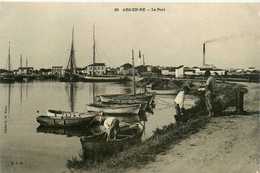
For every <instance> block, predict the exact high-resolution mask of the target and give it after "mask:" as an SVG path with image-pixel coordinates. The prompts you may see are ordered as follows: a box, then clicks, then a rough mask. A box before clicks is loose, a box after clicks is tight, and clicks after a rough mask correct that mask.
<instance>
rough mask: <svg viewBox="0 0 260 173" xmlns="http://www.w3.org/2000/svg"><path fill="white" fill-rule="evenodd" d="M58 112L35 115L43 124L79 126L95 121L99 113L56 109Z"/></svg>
mask: <svg viewBox="0 0 260 173" xmlns="http://www.w3.org/2000/svg"><path fill="white" fill-rule="evenodd" d="M57 112H58V113H60V114H56V116H55V115H54V116H53V115H51V116H46V115H41V116H38V117H36V120H37V122H38V123H40V124H41V125H43V126H55V127H58V126H63V127H65V126H66V127H67V126H81V125H88V124H90V123H92V122H93V121H95V117H96V116H98V115H100V113H97V112H96V113H89V112H86V113H76V112H65V111H57Z"/></svg>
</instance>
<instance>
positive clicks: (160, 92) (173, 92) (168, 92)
mask: <svg viewBox="0 0 260 173" xmlns="http://www.w3.org/2000/svg"><path fill="white" fill-rule="evenodd" d="M152 91H154V92H155V94H156V95H176V94H178V92H179V90H178V89H174V90H152Z"/></svg>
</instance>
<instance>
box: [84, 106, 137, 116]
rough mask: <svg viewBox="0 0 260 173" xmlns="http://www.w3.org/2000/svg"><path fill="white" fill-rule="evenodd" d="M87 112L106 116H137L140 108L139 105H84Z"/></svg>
mask: <svg viewBox="0 0 260 173" xmlns="http://www.w3.org/2000/svg"><path fill="white" fill-rule="evenodd" d="M86 108H87V110H88V111H89V112H104V113H106V114H138V113H139V111H140V108H141V105H140V104H135V105H124V106H123V105H119V106H118V105H117V106H111V105H110V106H106V105H100V104H89V105H86Z"/></svg>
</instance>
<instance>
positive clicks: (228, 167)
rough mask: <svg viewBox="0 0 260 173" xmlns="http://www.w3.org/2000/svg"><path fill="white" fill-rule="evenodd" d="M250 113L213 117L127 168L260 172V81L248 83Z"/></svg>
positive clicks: (168, 170) (247, 105) (169, 170)
mask: <svg viewBox="0 0 260 173" xmlns="http://www.w3.org/2000/svg"><path fill="white" fill-rule="evenodd" d="M246 85H247V86H248V90H249V92H248V93H247V94H246V95H245V102H244V109H245V110H246V111H248V112H250V115H247V116H242V115H239V116H233V117H217V118H212V119H211V120H210V123H208V124H207V126H206V128H205V129H204V130H201V131H200V132H198V133H196V134H194V135H191V136H190V137H189V138H188V139H186V140H183V141H182V142H180V143H179V144H178V145H175V146H173V147H172V149H170V150H169V151H167V152H166V153H164V154H161V155H158V156H157V157H156V162H153V163H150V164H148V165H146V166H145V167H144V168H142V169H131V170H128V171H127V172H200V173H201V172H213V173H220V172H221V173H222V172H236V173H238V172H241V173H245V172H250V173H260V127H259V124H260V119H259V115H258V111H259V89H260V84H246Z"/></svg>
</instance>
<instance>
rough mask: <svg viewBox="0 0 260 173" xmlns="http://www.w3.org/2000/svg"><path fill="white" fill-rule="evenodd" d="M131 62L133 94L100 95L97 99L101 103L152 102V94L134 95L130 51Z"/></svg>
mask: <svg viewBox="0 0 260 173" xmlns="http://www.w3.org/2000/svg"><path fill="white" fill-rule="evenodd" d="M132 61H133V94H106V95H100V96H99V98H100V100H101V101H102V102H123V103H127V102H129V103H133V102H135V101H147V102H148V104H150V103H151V102H152V101H153V98H154V94H153V93H147V92H144V93H138V94H137V93H136V88H135V85H136V83H135V72H134V50H132Z"/></svg>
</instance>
